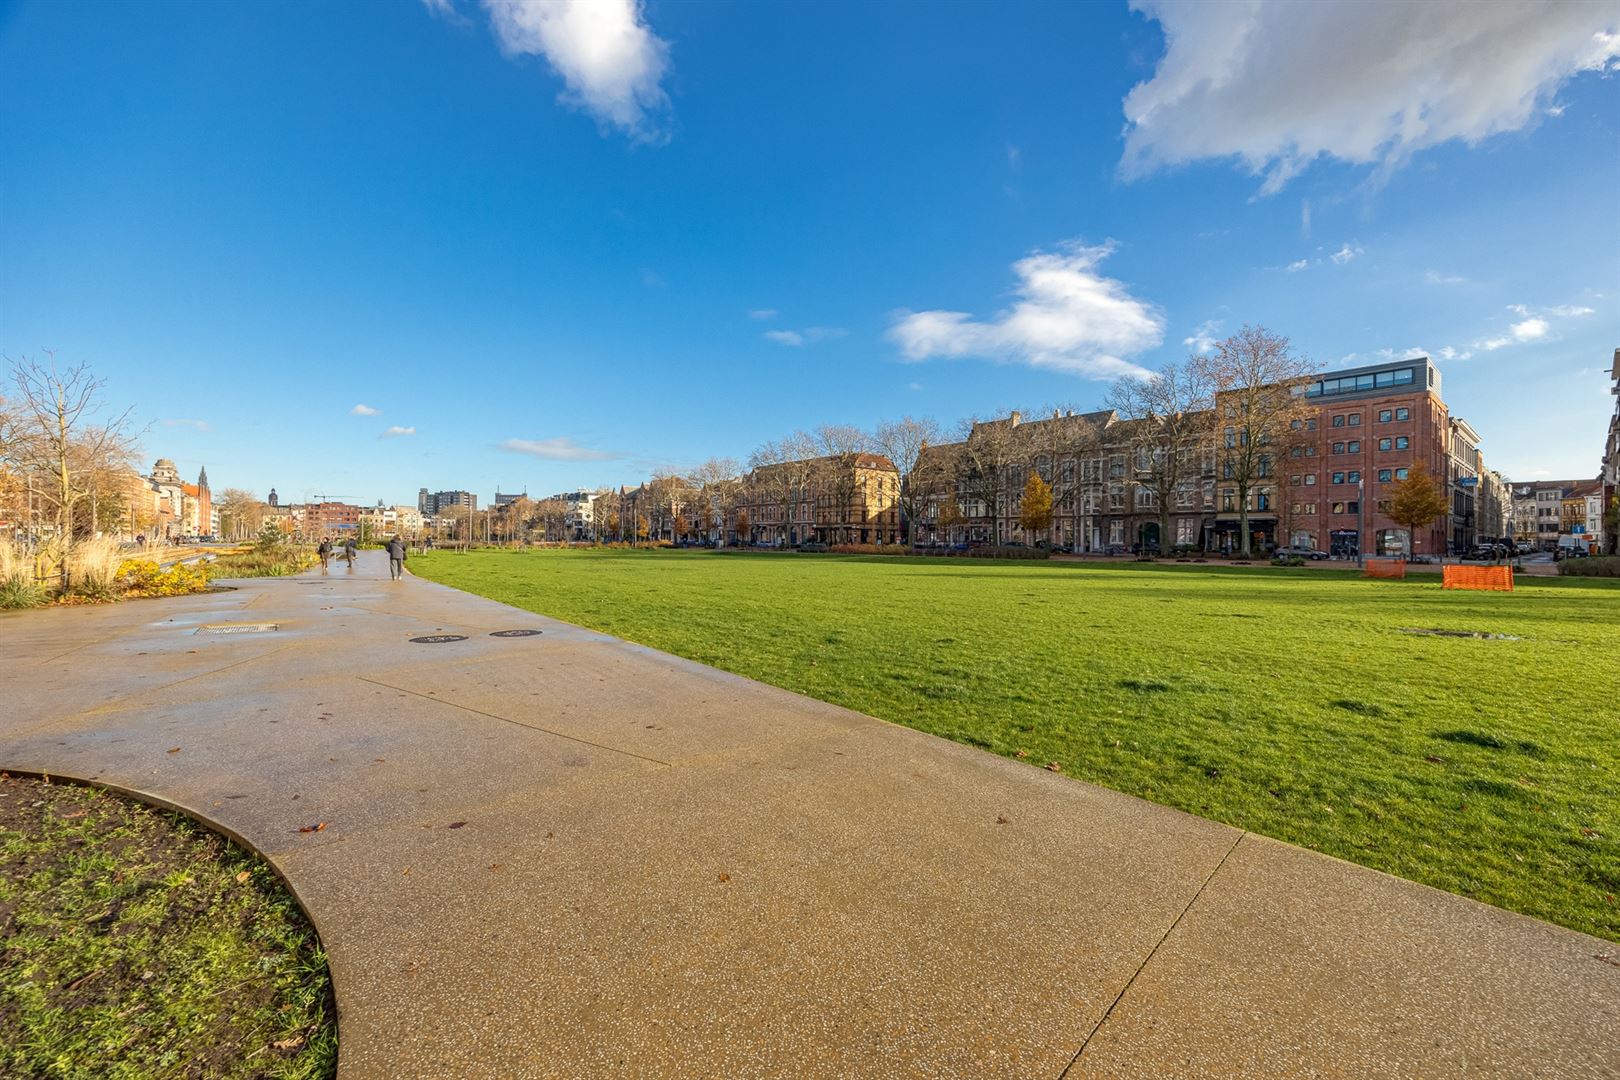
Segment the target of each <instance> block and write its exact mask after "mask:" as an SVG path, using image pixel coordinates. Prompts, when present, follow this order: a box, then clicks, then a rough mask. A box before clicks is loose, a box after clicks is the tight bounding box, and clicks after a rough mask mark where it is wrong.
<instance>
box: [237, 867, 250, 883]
mask: <svg viewBox="0 0 1620 1080" xmlns="http://www.w3.org/2000/svg"><path fill="white" fill-rule="evenodd" d="M252 876H253V875H252V874H250V873H248V872H247V871H246V870H244V871H242V872H241V873H240V874H237V875H236V880H237V883H238V884H240V883H241V882H244V881H246V880H247V879H248V878H250V877H252Z"/></svg>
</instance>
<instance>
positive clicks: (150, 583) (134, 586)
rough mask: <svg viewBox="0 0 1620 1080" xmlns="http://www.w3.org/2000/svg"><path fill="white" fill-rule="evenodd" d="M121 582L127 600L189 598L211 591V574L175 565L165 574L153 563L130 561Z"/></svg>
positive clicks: (195, 566)
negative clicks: (128, 598) (171, 597)
mask: <svg viewBox="0 0 1620 1080" xmlns="http://www.w3.org/2000/svg"><path fill="white" fill-rule="evenodd" d="M117 581H118V585H119V587H121V588H122V589H123V590H124V595H125V596H187V595H189V594H191V593H198V592H202V591H203V590H204V589H207V588H208V571H207V570H205V569H204V568H203V567H202V566H201V565H198V564H192V565H189V566H188V565H186V564H185V563H175V564H174V565H173V566H171V567H169V568H168V569H167V570H165V569H163V568H162V567H160V566H159V565H158V564H157V563H155V562H152V561H151V560H150V559H126V560H124V562H123V564H122V565H120V566H119V567H118V575H117Z"/></svg>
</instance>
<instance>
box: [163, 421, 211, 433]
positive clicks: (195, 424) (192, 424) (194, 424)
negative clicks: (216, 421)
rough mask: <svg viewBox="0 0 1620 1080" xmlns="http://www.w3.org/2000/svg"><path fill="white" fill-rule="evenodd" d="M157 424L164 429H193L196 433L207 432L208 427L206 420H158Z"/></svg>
mask: <svg viewBox="0 0 1620 1080" xmlns="http://www.w3.org/2000/svg"><path fill="white" fill-rule="evenodd" d="M158 423H160V424H162V425H163V426H164V427H188V428H195V429H196V430H197V431H207V430H208V429H209V427H210V425H209V423H208V421H206V420H179V419H176V420H159V421H158Z"/></svg>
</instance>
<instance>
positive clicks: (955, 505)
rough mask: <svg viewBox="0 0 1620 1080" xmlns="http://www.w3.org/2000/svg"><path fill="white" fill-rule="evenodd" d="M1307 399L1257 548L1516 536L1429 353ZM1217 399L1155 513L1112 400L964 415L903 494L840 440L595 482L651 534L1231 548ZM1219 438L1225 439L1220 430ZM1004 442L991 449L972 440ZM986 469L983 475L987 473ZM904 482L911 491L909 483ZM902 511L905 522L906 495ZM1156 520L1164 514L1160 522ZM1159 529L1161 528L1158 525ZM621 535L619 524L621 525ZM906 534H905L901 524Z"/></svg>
mask: <svg viewBox="0 0 1620 1080" xmlns="http://www.w3.org/2000/svg"><path fill="white" fill-rule="evenodd" d="M1300 393H1301V394H1302V395H1303V397H1304V399H1305V401H1306V403H1307V406H1308V407H1306V408H1305V409H1303V411H1302V412H1301V413H1300V417H1301V418H1300V419H1299V420H1297V421H1295V425H1294V427H1295V430H1294V432H1293V437H1292V438H1291V439H1290V440H1288V445H1287V446H1286V447H1284V446H1281V445H1279V446H1278V447H1277V454H1276V456H1277V460H1275V461H1266V462H1264V463H1263V466H1262V467H1263V469H1264V470H1265V471H1264V472H1263V473H1262V476H1261V478H1260V479H1259V481H1258V482H1255V483H1253V484H1252V485H1251V486H1250V490H1249V492H1248V500H1247V501H1248V506H1247V510H1248V513H1247V519H1248V528H1249V530H1250V532H1251V540H1252V542H1253V544H1254V546H1257V547H1260V548H1262V549H1264V548H1266V547H1270V546H1274V545H1283V544H1289V545H1295V546H1304V547H1311V548H1315V549H1319V550H1323V551H1328V552H1331V553H1333V554H1339V555H1346V556H1349V555H1353V554H1355V553H1356V552H1357V551H1358V550H1364V551H1365V552H1367V553H1378V554H1401V553H1413V554H1444V553H1446V552H1448V551H1460V550H1465V549H1467V548H1470V547H1474V546H1477V545H1479V544H1482V543H1488V542H1495V541H1498V540H1505V539H1507V538H1509V537H1511V536H1512V517H1511V493H1510V491H1509V489H1508V485H1507V483H1506V481H1505V480H1504V478H1503V477H1502V475H1501V474H1500V473H1499V472H1496V471H1493V470H1491V469H1489V468H1487V467H1486V465H1485V461H1484V456H1483V454H1482V452H1481V450H1480V441H1481V440H1480V437H1479V435H1478V433H1477V432H1475V431H1474V429H1473V428H1472V427H1471V426H1469V425H1468V424H1467V423H1466V421H1464V420H1462V419H1461V418H1459V417H1454V416H1452V415H1451V414H1450V411H1449V410H1448V408H1447V406H1446V404H1445V401H1444V399H1443V398H1442V396H1441V374H1440V371H1439V369H1438V368H1437V367H1436V366H1435V365H1434V364H1433V362H1432V361H1430V360H1429V359H1428V358H1426V357H1417V358H1412V359H1404V360H1399V361H1392V362H1390V363H1387V364H1379V365H1372V366H1367V367H1358V368H1353V369H1349V370H1345V371H1338V372H1334V373H1332V374H1329V375H1324V376H1321V377H1319V378H1316V379H1314V380H1312V381H1311V382H1310V383H1309V384H1308V385H1305V386H1303V387H1301V388H1300ZM1223 408H1230V406H1229V405H1227V406H1223V404H1222V402H1221V400H1220V399H1217V402H1216V410H1215V412H1214V413H1211V414H1207V416H1206V414H1199V415H1200V416H1206V423H1204V424H1203V425H1202V426H1201V430H1202V431H1203V432H1204V435H1202V436H1201V437H1200V439H1201V441H1200V443H1199V445H1196V446H1188V447H1185V448H1183V451H1182V452H1183V453H1184V454H1185V456H1186V458H1187V464H1186V467H1185V469H1184V470H1182V472H1183V475H1182V478H1181V479H1180V481H1179V482H1178V483H1177V484H1176V486H1175V490H1174V491H1173V492H1171V493H1169V497H1170V499H1171V500H1172V505H1171V506H1170V507H1169V513H1168V514H1164V513H1161V509H1160V506H1159V497H1160V494H1159V489H1160V488H1162V487H1163V484H1162V483H1154V482H1149V480H1148V476H1149V474H1150V473H1153V472H1154V471H1155V470H1154V468H1153V466H1154V461H1153V460H1151V459H1150V456H1149V455H1151V454H1152V453H1157V452H1160V451H1152V450H1147V449H1144V448H1143V440H1141V439H1140V438H1138V437H1137V435H1138V434H1139V433H1138V432H1137V431H1136V430H1135V425H1138V424H1140V423H1142V421H1136V420H1131V419H1125V418H1122V417H1120V416H1119V415H1118V414H1116V413H1115V412H1113V411H1112V410H1101V411H1097V412H1092V413H1082V414H1076V413H1072V412H1060V413H1056V414H1054V415H1052V416H1049V417H1046V416H1043V417H1039V418H1030V417H1025V416H1023V415H1021V414H1020V413H1016V412H1015V413H1012V414H1011V415H1010V416H1008V417H1005V418H1003V419H999V420H993V421H989V422H986V423H983V424H976V425H974V426H973V428H972V430H971V433H970V434H969V435H968V436H967V438H966V439H965V440H963V441H962V442H957V443H941V444H939V445H936V446H932V447H929V448H927V450H926V452H925V454H924V456H923V459H922V460H921V461H920V462H919V465H918V467H917V468H916V469H915V470H912V473H911V475H910V476H909V477H908V478H907V483H911V484H916V483H920V482H921V483H928V484H929V485H930V490H929V492H928V493H927V494H926V495H925V496H924V497H923V498H920V499H919V498H916V497H912V498H909V499H907V498H903V493H902V489H901V483H902V478H901V475H900V471H899V470H898V469H896V467H895V466H894V464H893V463H892V462H890V461H889V460H888V459H887V458H884V457H882V456H881V455H878V454H873V453H851V454H842V455H828V456H824V457H819V458H806V459H803V460H799V461H791V462H779V463H773V464H770V465H767V466H763V467H761V468H756V469H754V470H753V471H751V472H750V473H749V474H748V475H747V476H745V477H744V478H743V479H742V481H741V482H740V483H738V484H736V485H735V487H734V488H732V489H730V490H727V491H723V492H721V491H710V492H701V491H699V490H697V489H696V488H695V487H689V488H686V489H683V490H680V491H678V492H676V491H675V489H672V488H670V487H669V486H667V485H666V486H663V487H660V486H658V484H656V483H654V484H643V485H641V486H640V487H638V488H635V489H621V490H620V491H618V492H614V493H610V494H609V495H608V497H607V498H608V503H609V504H611V505H613V506H615V507H616V508H617V509H616V510H615V519H616V520H617V519H618V517H619V516H620V515H622V519H623V520H624V521H626V522H628V521H633V520H636V519H638V518H640V519H643V520H645V521H646V522H647V523H649V527H648V530H647V531H648V532H649V533H650V534H651V535H653V536H676V535H682V536H685V535H699V536H703V537H705V538H711V539H715V540H719V539H722V538H723V539H724V540H725V541H726V542H729V543H744V544H748V543H757V544H789V545H792V544H800V543H804V542H807V541H820V542H827V543H838V542H850V543H896V542H900V541H901V540H902V539H910V540H911V541H913V542H916V543H920V544H962V543H967V544H980V543H1008V542H1012V543H1035V542H1037V541H1045V542H1049V543H1051V544H1052V545H1053V546H1055V547H1061V548H1066V549H1070V550H1075V551H1110V550H1116V551H1117V550H1127V549H1130V548H1132V547H1135V546H1138V545H1142V546H1146V547H1151V548H1157V549H1159V550H1169V549H1171V548H1173V547H1184V548H1196V549H1199V550H1205V551H1214V550H1236V549H1238V548H1240V547H1241V537H1240V534H1239V530H1240V528H1241V524H1240V522H1241V520H1242V518H1243V516H1244V515H1243V514H1242V513H1241V512H1240V508H1239V506H1238V502H1237V500H1238V490H1239V486H1238V485H1237V484H1235V483H1234V482H1233V481H1232V479H1231V475H1232V474H1231V469H1230V465H1229V463H1227V462H1226V460H1225V459H1226V457H1227V455H1226V454H1223V452H1222V451H1223V445H1224V446H1230V445H1231V440H1232V439H1233V438H1234V436H1233V435H1232V428H1231V427H1230V426H1228V424H1227V423H1226V422H1225V417H1224V416H1222V415H1220V413H1221V411H1222V409H1223ZM1223 440H1225V442H1224V443H1223ZM987 442H996V443H997V444H998V445H1001V446H1004V447H1005V449H1004V450H1003V451H1000V452H998V456H996V458H995V459H994V462H993V463H987V462H986V460H985V459H984V457H983V456H982V455H977V454H975V453H974V452H973V447H972V446H970V444H973V445H977V444H980V443H987ZM1420 465H1421V466H1422V467H1423V469H1424V470H1425V471H1426V472H1427V473H1428V474H1429V475H1430V476H1431V477H1434V478H1435V479H1436V480H1437V481H1438V482H1439V483H1440V484H1441V485H1442V486H1443V488H1444V491H1445V495H1446V497H1447V501H1448V504H1449V513H1448V514H1447V515H1445V516H1443V517H1440V518H1437V520H1436V521H1435V523H1434V524H1433V525H1432V526H1431V527H1429V528H1427V529H1423V530H1420V532H1419V534H1418V535H1417V536H1411V535H1409V534H1408V531H1407V530H1406V529H1404V528H1403V527H1401V526H1400V525H1399V524H1397V523H1396V522H1394V521H1393V520H1391V519H1390V517H1389V516H1388V510H1389V502H1390V498H1391V496H1392V493H1393V489H1394V485H1395V484H1396V483H1398V482H1399V481H1401V480H1404V479H1406V478H1407V477H1408V476H1409V475H1410V474H1411V471H1412V470H1413V469H1415V468H1417V467H1418V466H1420ZM1031 470H1033V471H1035V472H1038V473H1039V474H1040V475H1041V476H1042V477H1043V478H1044V479H1045V480H1046V481H1047V482H1048V483H1049V484H1050V485H1051V488H1052V499H1053V506H1052V511H1053V512H1052V519H1051V523H1050V527H1049V528H1048V529H1045V530H1043V531H1042V535H1040V536H1029V535H1025V533H1024V530H1023V529H1022V528H1021V527H1020V524H1019V518H1020V512H1021V509H1022V507H1021V496H1022V491H1023V488H1024V482H1025V480H1026V478H1027V476H1028V474H1029V472H1030V471H1031ZM992 473H993V474H994V475H991V474H992ZM904 494H909V495H912V496H915V495H916V494H917V493H916V492H914V491H912V492H907V493H904ZM903 505H908V506H910V508H911V509H913V511H914V515H915V520H912V521H910V522H903V521H902V516H901V507H902V506H903ZM1166 518H1167V519H1168V521H1167V522H1164V523H1163V524H1161V522H1162V520H1163V519H1166ZM1165 524H1167V525H1168V535H1164V536H1161V535H1160V531H1161V528H1163V527H1164V525H1165ZM620 531H621V532H624V533H627V532H628V527H626V528H624V529H621V530H620ZM908 532H909V535H908Z"/></svg>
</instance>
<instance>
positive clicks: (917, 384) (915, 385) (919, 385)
mask: <svg viewBox="0 0 1620 1080" xmlns="http://www.w3.org/2000/svg"><path fill="white" fill-rule="evenodd" d="M922 388H923V385H922V383H920V382H909V383H906V389H907V390H921V389H922Z"/></svg>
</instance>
